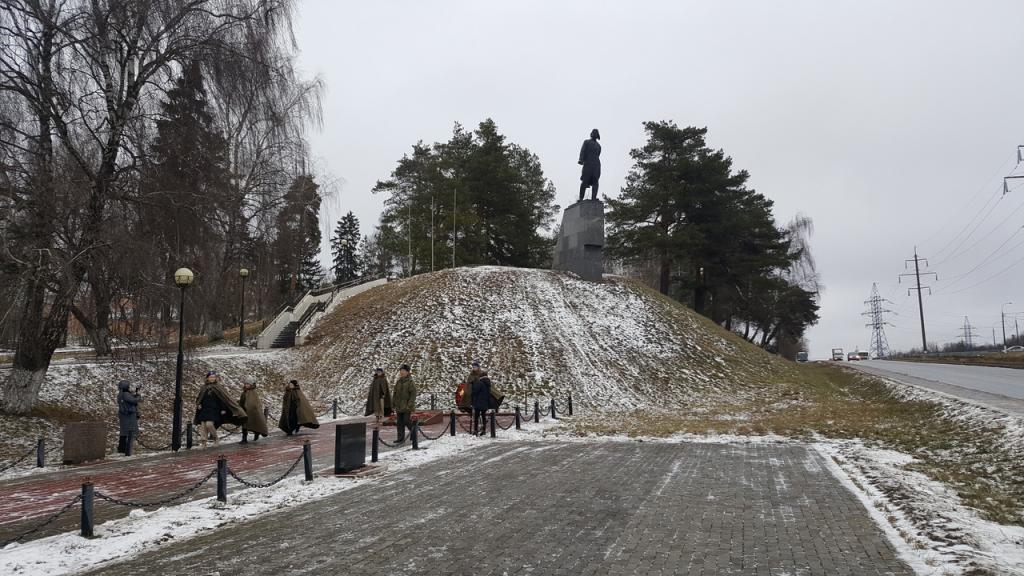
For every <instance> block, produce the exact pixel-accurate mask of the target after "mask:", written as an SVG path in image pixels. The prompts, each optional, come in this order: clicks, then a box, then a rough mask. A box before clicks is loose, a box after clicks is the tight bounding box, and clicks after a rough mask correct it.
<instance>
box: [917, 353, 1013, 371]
mask: <svg viewBox="0 0 1024 576" xmlns="http://www.w3.org/2000/svg"><path fill="white" fill-rule="evenodd" d="M899 360H903V361H906V362H931V363H938V364H961V365H964V366H994V367H997V368H1021V369H1024V352H1006V353H1004V352H983V353H978V354H974V355H970V356H961V355H952V354H936V355H928V356H906V357H901V358H899Z"/></svg>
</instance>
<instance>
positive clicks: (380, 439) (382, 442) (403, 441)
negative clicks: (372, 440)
mask: <svg viewBox="0 0 1024 576" xmlns="http://www.w3.org/2000/svg"><path fill="white" fill-rule="evenodd" d="M377 440H379V441H380V443H381V444H383V445H385V446H387V447H388V448H398V447H399V446H404V445H405V443H406V442H408V441H409V439H408V438H405V439H403V440H402V441H401V442H395V443H394V444H392V443H390V442H388V441H387V440H385V439H384V437H383V436H379V437H378V438H377Z"/></svg>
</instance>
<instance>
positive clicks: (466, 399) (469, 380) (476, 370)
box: [456, 360, 483, 412]
mask: <svg viewBox="0 0 1024 576" xmlns="http://www.w3.org/2000/svg"><path fill="white" fill-rule="evenodd" d="M470 367H471V368H472V370H470V371H469V376H466V381H465V382H464V383H463V385H462V396H460V397H458V398H456V400H457V401H458V405H459V410H461V411H463V412H472V411H473V383H474V382H476V381H477V378H480V375H481V374H483V370H481V369H480V362H479V361H477V360H474V361H473V363H472V364H470Z"/></svg>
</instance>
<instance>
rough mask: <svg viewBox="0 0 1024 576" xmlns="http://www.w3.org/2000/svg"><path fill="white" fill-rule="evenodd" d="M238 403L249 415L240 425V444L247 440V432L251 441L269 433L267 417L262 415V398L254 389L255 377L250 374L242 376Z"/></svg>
mask: <svg viewBox="0 0 1024 576" xmlns="http://www.w3.org/2000/svg"><path fill="white" fill-rule="evenodd" d="M238 405H239V406H241V407H242V409H243V410H245V413H246V414H247V415H248V416H249V419H248V420H247V421H246V422H245V426H242V441H241V442H240V443H241V444H247V443H248V442H249V432H252V441H253V442H255V441H257V440H259V439H260V436H264V437H266V436H267V435H268V434H270V430H268V429H267V418H266V416H264V415H263V400H262V399H261V398H260V393H259V392H257V391H256V379H255V378H253V377H252V376H246V377H245V378H242V396H241V397H240V398H239V399H238Z"/></svg>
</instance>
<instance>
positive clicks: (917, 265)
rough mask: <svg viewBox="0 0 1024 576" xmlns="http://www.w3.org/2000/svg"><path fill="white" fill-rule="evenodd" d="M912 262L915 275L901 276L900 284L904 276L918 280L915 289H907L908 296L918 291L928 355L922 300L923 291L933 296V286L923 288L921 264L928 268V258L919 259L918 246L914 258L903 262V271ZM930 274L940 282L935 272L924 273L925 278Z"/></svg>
mask: <svg viewBox="0 0 1024 576" xmlns="http://www.w3.org/2000/svg"><path fill="white" fill-rule="evenodd" d="M910 262H913V263H914V273H913V274H910V273H907V274H900V278H899V282H901V283H902V282H903V277H904V276H913V277H914V278H915V279H916V282H917V285H916V286H915V287H912V288H908V289H907V295H908V296H909V295H910V292H911V291H912V290H916V291H917V310H918V312H919V313H920V314H921V349H922V350H923V351H924V353H925V354H927V353H928V338H927V337H926V336H925V332H924V301H923V300H922V298H921V291H922V290H928V294H929V295H931V293H932V289H931V286H921V274H922V272H921V262H924V265H925V266H928V259H927V258H919V257H918V255H917V246H914V257H913V258H912V259H907V260H904V261H903V269H904V270H906V269H907V268H909V263H910ZM929 274H931V275H933V276H935V281H936V282H938V281H939V275H938V274H936V273H935V272H924V275H925V276H928V275H929Z"/></svg>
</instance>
